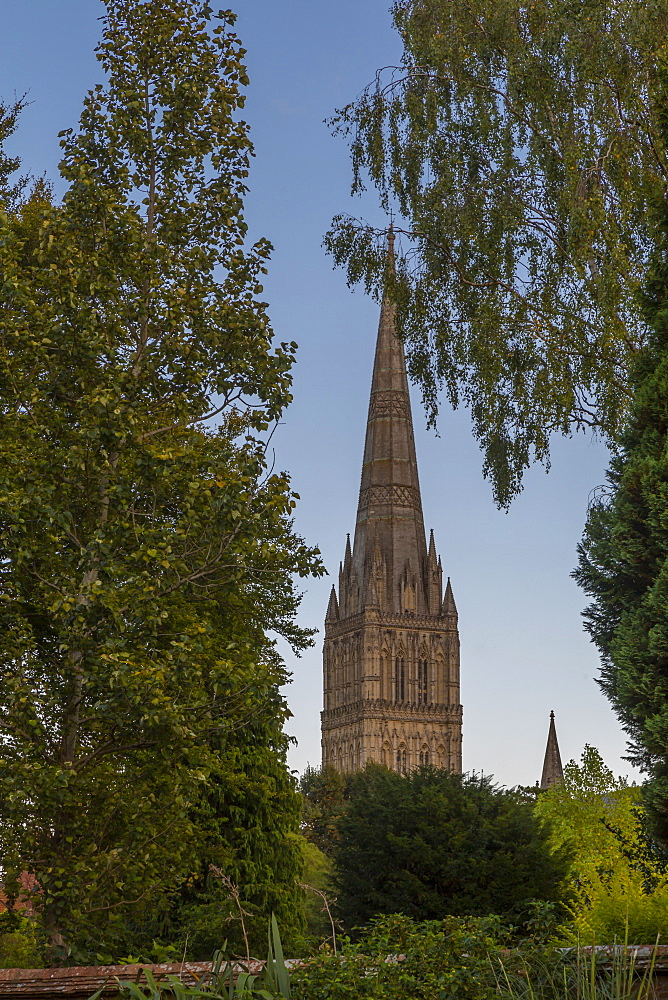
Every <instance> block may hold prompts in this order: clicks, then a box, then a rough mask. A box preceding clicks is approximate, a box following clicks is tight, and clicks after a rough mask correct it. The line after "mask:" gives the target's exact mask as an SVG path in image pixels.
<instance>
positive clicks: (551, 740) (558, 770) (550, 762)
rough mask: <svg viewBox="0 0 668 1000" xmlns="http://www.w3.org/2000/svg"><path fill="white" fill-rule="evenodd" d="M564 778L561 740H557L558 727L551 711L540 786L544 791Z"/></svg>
mask: <svg viewBox="0 0 668 1000" xmlns="http://www.w3.org/2000/svg"><path fill="white" fill-rule="evenodd" d="M563 780H564V769H563V768H562V766H561V754H560V753H559V742H558V740H557V727H556V726H555V724H554V712H550V729H549V732H548V734H547V746H546V748H545V760H544V762H543V776H542V778H541V779H540V787H541V789H542V790H543V791H545V789H547V788H552V786H553V785H556V784H558V783H559V782H560V781H563Z"/></svg>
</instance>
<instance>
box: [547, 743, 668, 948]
mask: <svg viewBox="0 0 668 1000" xmlns="http://www.w3.org/2000/svg"><path fill="white" fill-rule="evenodd" d="M536 811H537V813H538V815H539V816H540V817H541V818H542V819H543V820H546V821H547V822H548V823H549V825H550V830H551V841H552V843H553V844H554V845H555V846H556V847H558V848H560V847H563V846H566V847H569V848H570V849H571V851H572V861H571V868H570V880H571V884H572V892H573V898H572V901H571V904H570V911H571V917H572V920H571V921H569V925H570V929H571V933H572V934H573V936H574V937H576V938H577V940H579V941H580V942H581V943H592V942H596V943H601V942H612V941H614V940H615V939H616V940H618V941H624V940H628V941H629V942H631V943H636V944H651V943H652V942H654V941H656V939H657V935H661V937H662V938H663V935H664V934H665V928H666V926H668V854H666V852H665V851H663V850H662V849H661V848H660V847H659V846H658V845H656V844H655V843H654V842H653V840H652V839H651V837H650V836H649V834H648V831H647V829H646V819H645V816H644V813H643V812H642V809H641V790H640V788H638V787H637V786H630V785H628V783H627V782H626V780H625V779H623V778H615V777H614V775H613V774H612V772H611V771H610V770H609V768H607V767H606V766H605V764H604V763H603V761H602V759H601V756H600V754H599V753H598V751H597V750H595V749H594V748H593V747H585V749H584V752H583V754H582V761H581V763H580V764H577V763H576V762H575V761H570V762H569V763H568V764H567V765H566V766H565V768H564V780H563V782H561V783H559V784H556V785H554V786H553V787H552V788H550V789H549V790H548V791H546V792H545V793H543V794H541V795H540V796H539V799H538V802H537V805H536Z"/></svg>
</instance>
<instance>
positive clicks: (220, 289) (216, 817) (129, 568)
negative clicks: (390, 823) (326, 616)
mask: <svg viewBox="0 0 668 1000" xmlns="http://www.w3.org/2000/svg"><path fill="white" fill-rule="evenodd" d="M106 8H107V14H106V18H105V20H104V33H103V38H102V42H101V44H100V46H99V49H98V58H99V60H100V63H101V66H102V69H103V70H104V72H105V74H106V82H105V83H104V84H100V85H98V86H96V87H95V88H94V89H93V90H92V91H91V92H89V94H88V96H87V97H86V99H85V102H84V106H83V112H82V115H81V120H80V125H79V128H78V130H76V131H71V132H67V133H64V134H63V136H62V147H63V161H62V164H61V172H62V175H63V178H64V180H65V182H66V185H67V190H66V193H65V196H64V199H63V201H62V204H58V205H56V204H54V203H53V200H52V198H51V196H50V193H49V190H48V188H47V187H46V186H45V185H44V184H37V185H35V186H34V187H33V189H32V193H31V194H29V195H27V196H26V195H25V192H24V194H23V195H22V193H21V185H20V183H19V185H18V186H17V185H14V187H13V188H12V185H11V180H10V178H11V174H12V170H13V169H15V168H16V166H17V164H16V163H12V162H10V161H8V160H7V159H6V158H2V159H0V198H1V200H2V203H1V204H0V273H1V274H2V285H1V286H0V295H1V302H0V307H1V310H2V319H1V320H0V324H1V328H0V589H1V600H0V671H1V673H2V684H1V685H0V758H1V759H0V856H1V857H2V865H3V869H4V872H5V883H6V889H7V891H8V892H9V894H10V895H11V894H12V892H16V891H18V876H19V875H20V873H21V872H22V871H27V872H29V873H31V874H32V875H34V877H35V879H36V887H37V888H36V893H35V905H36V906H37V907H38V908H39V910H40V913H41V919H42V921H43V926H44V928H45V930H46V932H47V933H48V936H49V940H50V944H51V949H52V951H51V955H52V957H61V958H63V957H65V956H66V955H67V954H68V953H69V952H70V951H71V949H72V948H75V950H76V949H79V954H81V950H82V949H83V951H84V952H85V951H86V950H88V949H89V948H91V947H94V946H97V948H110V949H112V951H115V952H116V953H118V950H119V949H121V948H123V949H128V948H132V944H133V942H132V941H130V942H128V935H130V936H131V937H132V935H136V936H138V937H139V938H140V939H141V937H142V935H144V936H145V935H146V934H147V933H152V932H153V928H155V922H156V920H157V919H158V918H159V917H160V916H161V914H164V913H165V912H166V913H167V914H168V917H169V919H176V918H174V917H173V908H174V906H177V908H178V906H179V905H181V903H182V904H183V905H184V906H185V905H187V904H194V903H195V902H201V901H202V900H201V898H198V893H200V894H201V892H203V886H204V884H205V882H206V879H207V877H208V874H207V873H208V864H209V862H213V863H216V864H218V865H219V866H222V867H223V868H224V870H225V872H226V873H227V875H229V876H230V877H231V878H232V879H233V880H234V881H235V882H237V883H238V884H239V886H240V891H241V893H242V894H243V898H244V899H245V900H248V901H250V903H251V909H253V908H254V910H255V912H260V913H263V914H264V918H266V916H267V914H268V912H269V910H270V909H272V908H273V909H275V910H276V911H277V912H278V913H279V915H280V916H281V917H282V919H283V921H284V926H285V923H286V922H287V921H289V919H291V918H290V916H289V914H290V913H291V912H293V913H294V912H296V911H297V909H298V907H297V905H296V901H297V899H298V894H299V890H298V888H297V887H296V885H295V875H296V874H298V872H299V870H300V867H301V855H300V851H299V846H298V844H297V843H296V841H295V837H294V831H295V830H296V828H297V822H298V805H299V803H298V797H297V793H296V790H295V788H294V787H293V781H292V778H291V777H290V775H289V774H288V772H287V770H286V767H285V750H286V738H285V737H284V735H283V733H282V722H283V720H284V718H285V716H286V713H287V709H286V705H285V702H284V700H283V699H282V697H280V695H279V693H278V688H279V685H280V684H282V683H284V681H285V679H286V673H285V669H284V666H283V664H282V662H281V660H280V658H279V656H278V654H277V651H276V648H275V646H274V643H273V641H272V640H270V639H269V638H268V635H269V633H270V632H273V633H278V634H280V635H282V636H284V637H285V638H286V639H287V640H288V642H290V643H291V644H292V646H293V648H294V649H295V650H297V651H298V650H299V649H301V648H303V647H304V646H305V645H307V644H308V642H309V641H310V636H309V634H308V633H307V632H305V631H303V630H300V629H299V628H297V627H296V625H295V621H294V615H295V611H296V608H297V605H298V595H297V593H296V591H295V589H294V587H293V584H292V582H291V574H293V573H297V574H301V575H305V574H308V573H309V572H312V571H315V572H319V571H320V562H319V559H318V557H317V554H316V553H315V552H314V551H313V550H309V549H308V548H307V547H306V546H305V545H304V544H303V542H302V540H301V539H300V538H298V537H297V536H296V535H295V534H294V533H293V530H292V526H291V520H290V518H291V514H292V510H293V508H294V504H295V498H294V495H293V494H292V492H291V490H290V485H289V481H288V478H287V476H286V475H284V474H278V473H273V472H271V471H270V470H269V469H268V467H267V461H266V454H265V452H266V447H265V443H264V440H263V435H264V432H265V431H266V430H267V428H268V427H269V425H270V423H271V422H273V421H275V420H276V419H277V418H278V417H279V415H280V414H281V412H282V410H283V408H284V407H285V406H286V405H287V403H288V402H289V401H290V398H291V397H290V367H291V364H292V360H293V355H294V350H295V345H294V344H281V345H278V346H276V347H273V346H272V331H271V328H270V326H269V323H268V320H267V316H266V311H265V304H264V303H263V302H262V299H261V294H262V285H261V280H262V274H263V273H264V270H265V267H266V262H267V258H268V255H269V251H270V247H269V244H268V243H267V242H266V241H263V240H261V241H259V242H258V243H256V244H255V245H254V246H250V247H247V246H246V225H245V222H244V219H243V196H244V193H245V190H246V187H245V184H246V178H247V174H248V163H249V157H250V156H251V153H252V148H251V144H250V140H249V137H248V129H247V126H246V125H245V123H244V122H243V121H241V120H240V119H239V114H238V113H239V110H240V108H241V107H242V105H243V100H244V98H243V87H244V85H245V84H246V82H247V81H246V74H245V70H244V66H243V61H242V57H243V50H242V49H241V47H240V43H239V41H238V39H237V38H236V36H235V34H234V31H233V27H232V26H233V23H234V16H233V15H232V14H231V13H229V12H221V13H220V14H218V15H216V16H214V15H213V13H212V10H211V8H210V6H209V5H208V3H206V2H199V0H160V2H158V0H132V2H130V0H107V3H106ZM17 111H18V109H17V108H6V109H4V111H3V113H2V116H0V128H1V129H2V130H3V133H4V134H3V136H1V137H2V138H4V137H6V135H7V134H8V133H10V132H11V130H12V129H13V127H14V126H15V124H16V114H17ZM184 883H185V885H186V887H187V888H186V889H184ZM179 893H180V894H181V897H183V898H181V897H179ZM170 914H171V916H170ZM264 918H263V921H262V931H261V934H262V937H264V934H265V933H266V919H264ZM206 943H207V946H208V939H207V942H206ZM216 943H217V944H218V943H219V941H216Z"/></svg>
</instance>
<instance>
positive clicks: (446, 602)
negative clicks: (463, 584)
mask: <svg viewBox="0 0 668 1000" xmlns="http://www.w3.org/2000/svg"><path fill="white" fill-rule="evenodd" d="M441 613H442V614H444V615H456V614H457V605H456V604H455V596H454V594H453V593H452V584H451V583H450V577H448V583H447V586H446V588H445V597H444V598H443V609H442V612H441Z"/></svg>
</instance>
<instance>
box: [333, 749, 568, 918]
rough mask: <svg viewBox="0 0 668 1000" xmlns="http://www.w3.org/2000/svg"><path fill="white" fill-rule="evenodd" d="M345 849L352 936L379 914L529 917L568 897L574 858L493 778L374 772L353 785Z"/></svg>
mask: <svg viewBox="0 0 668 1000" xmlns="http://www.w3.org/2000/svg"><path fill="white" fill-rule="evenodd" d="M349 796H350V801H349V803H348V806H347V808H346V811H345V813H344V814H343V815H342V817H341V819H340V820H339V824H338V829H339V840H338V843H337V844H336V846H335V850H334V856H335V860H336V887H337V895H338V909H339V911H340V913H341V915H342V918H343V921H344V924H345V926H346V928H348V929H351V928H353V927H355V926H359V925H361V924H363V923H366V922H368V921H369V920H370V919H371V918H372V917H374V916H376V915H378V914H390V913H403V914H405V915H406V916H409V917H412V918H414V919H416V920H432V919H440V918H442V917H444V916H446V915H448V914H452V915H461V916H464V915H473V916H485V915H488V914H499V915H505V916H508V917H509V918H521V915H522V913H523V911H525V910H527V908H528V907H530V901H531V900H534V899H540V900H547V901H555V902H558V901H559V900H561V899H562V895H563V891H564V889H563V883H564V880H565V877H566V872H567V866H568V856H567V852H566V851H565V850H564V849H559V850H556V851H551V849H550V845H549V842H548V838H549V834H548V831H547V829H545V828H544V827H543V826H541V824H540V822H539V820H538V818H537V817H536V816H535V815H534V811H533V800H532V799H530V798H527V797H526V796H525V795H524V794H523V793H522V792H519V791H507V790H502V789H499V788H497V787H495V786H494V785H493V784H492V782H491V780H490V779H489V778H486V777H484V776H464V777H462V776H461V775H456V774H450V773H449V772H448V771H443V770H439V769H437V768H431V767H424V768H419V769H418V770H415V771H411V772H410V774H408V775H405V776H404V775H400V774H397V773H396V772H395V771H391V770H389V769H388V768H385V767H381V766H379V765H368V766H367V767H366V768H365V769H364V770H363V771H360V772H359V773H357V774H354V775H352V776H351V777H350V779H349Z"/></svg>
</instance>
